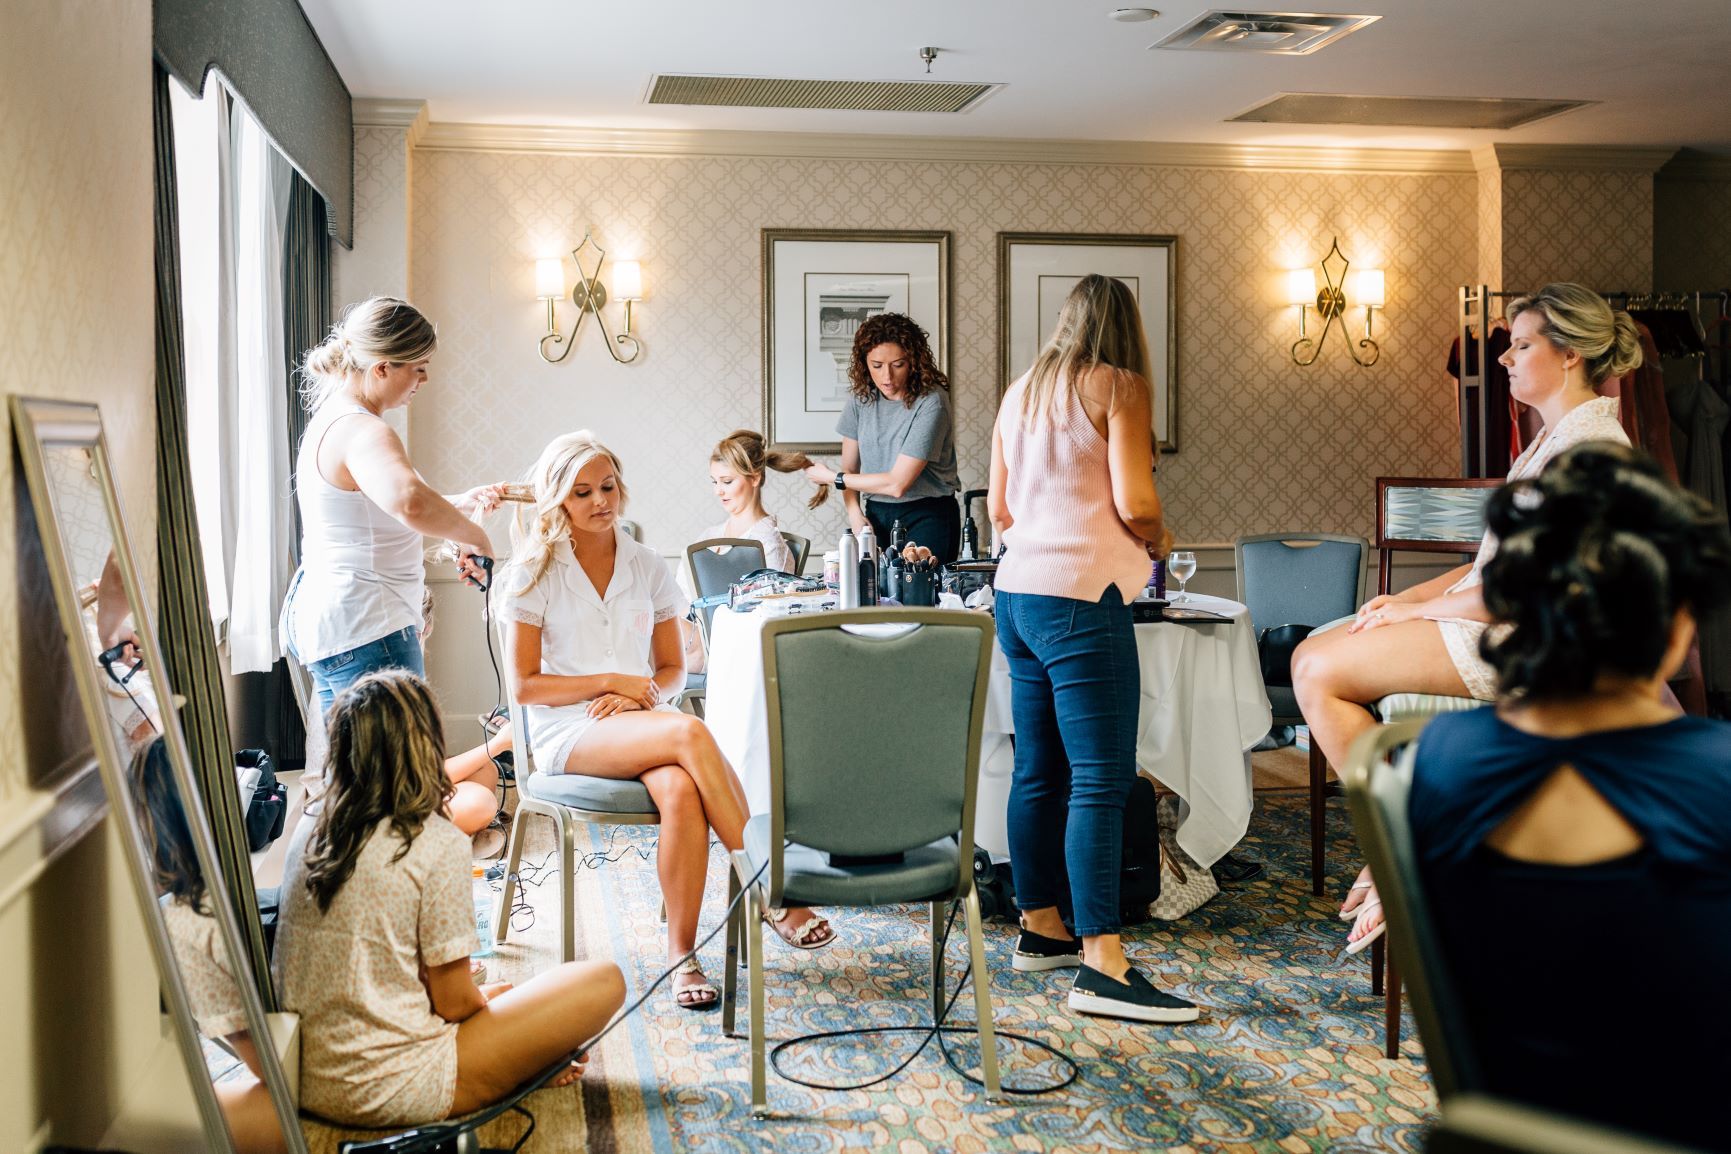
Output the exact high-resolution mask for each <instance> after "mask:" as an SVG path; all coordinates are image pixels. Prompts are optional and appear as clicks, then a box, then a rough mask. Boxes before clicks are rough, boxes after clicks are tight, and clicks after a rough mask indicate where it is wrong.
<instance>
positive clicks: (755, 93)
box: [645, 75, 1001, 112]
mask: <svg viewBox="0 0 1731 1154" xmlns="http://www.w3.org/2000/svg"><path fill="white" fill-rule="evenodd" d="M999 87H1001V85H997V84H950V83H943V82H938V81H921V80H883V81H877V80H777V79H773V78H768V77H760V76H668V75H658V76H656V77H655V78H654V79H653V80H652V81H651V82H650V85H649V95H648V96H647V97H646V98H645V101H646V103H649V104H706V105H718V106H721V107H724V108H824V109H833V110H856V111H861V112H966V111H967V110H968V109H970V108H972V107H973V106H974V105H975V104H978V103H979V102H980V101H981V100H983V99H984V98H985V97H986V96H987V95H988V94H989V93H991V92H994V91H996V90H997V89H998V88H999Z"/></svg>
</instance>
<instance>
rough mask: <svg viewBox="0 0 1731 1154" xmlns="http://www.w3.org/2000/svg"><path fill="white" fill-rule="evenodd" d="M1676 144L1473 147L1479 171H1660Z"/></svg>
mask: <svg viewBox="0 0 1731 1154" xmlns="http://www.w3.org/2000/svg"><path fill="white" fill-rule="evenodd" d="M1676 152H1677V150H1676V149H1675V148H1670V147H1664V148H1634V147H1615V146H1609V145H1598V144H1481V145H1480V146H1479V147H1477V148H1475V149H1473V153H1472V157H1473V167H1474V168H1476V169H1478V170H1479V171H1480V172H1485V171H1492V170H1496V171H1502V172H1532V171H1550V172H1556V171H1571V172H1581V171H1592V172H1646V173H1654V172H1658V171H1659V169H1660V168H1662V167H1663V166H1664V164H1665V162H1666V161H1668V160H1670V159H1671V157H1672V156H1673V155H1675V154H1676Z"/></svg>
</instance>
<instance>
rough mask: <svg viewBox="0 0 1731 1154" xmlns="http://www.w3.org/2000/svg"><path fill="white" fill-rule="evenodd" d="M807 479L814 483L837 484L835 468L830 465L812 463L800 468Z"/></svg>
mask: <svg viewBox="0 0 1731 1154" xmlns="http://www.w3.org/2000/svg"><path fill="white" fill-rule="evenodd" d="M800 472H801V473H803V474H804V475H805V479H806V480H808V481H810V482H811V483H812V484H814V485H833V484H835V470H834V469H832V468H830V467H829V466H828V465H818V464H811V465H807V466H806V467H805V468H803V469H801V470H800Z"/></svg>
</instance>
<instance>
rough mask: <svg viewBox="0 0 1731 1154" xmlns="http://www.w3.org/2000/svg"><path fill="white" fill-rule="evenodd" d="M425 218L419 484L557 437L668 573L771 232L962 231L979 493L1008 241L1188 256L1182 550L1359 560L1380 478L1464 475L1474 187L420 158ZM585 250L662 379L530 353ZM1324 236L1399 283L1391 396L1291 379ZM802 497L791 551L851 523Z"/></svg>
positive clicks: (744, 355)
mask: <svg viewBox="0 0 1731 1154" xmlns="http://www.w3.org/2000/svg"><path fill="white" fill-rule="evenodd" d="M413 205H414V209H413V220H412V226H411V228H412V236H413V243H412V250H411V251H412V254H413V255H412V268H413V275H412V288H413V292H414V296H415V299H416V302H417V303H418V304H419V305H421V307H423V308H424V309H426V310H427V311H428V312H429V313H430V314H431V315H432V316H433V317H434V318H435V319H436V320H437V321H438V323H439V326H440V335H441V345H440V353H439V358H438V360H437V361H436V362H435V381H434V385H433V387H432V389H430V390H429V391H427V392H426V393H424V394H423V396H422V397H421V398H420V399H419V400H418V401H417V402H416V406H415V408H414V410H413V411H412V413H411V417H410V427H411V429H412V431H413V435H414V441H415V457H416V460H417V463H418V464H419V465H420V466H421V467H422V469H423V470H424V471H425V472H426V473H427V474H428V476H429V478H431V479H433V480H434V481H435V483H436V484H439V485H441V486H445V487H454V486H457V485H460V484H471V483H474V482H476V481H479V480H483V479H493V478H496V477H503V476H508V475H516V474H518V473H520V472H521V471H522V470H523V469H524V468H525V467H526V466H527V465H528V464H529V463H530V462H531V461H532V460H533V458H534V457H535V455H536V453H537V452H538V451H539V450H540V448H541V447H542V446H543V445H544V444H545V443H546V441H547V439H548V438H549V437H550V436H551V435H553V434H554V433H557V432H561V431H565V430H569V429H574V428H579V427H585V426H586V427H589V428H593V429H595V430H596V431H597V432H598V433H600V434H601V436H602V437H603V438H605V439H606V440H607V441H608V442H609V443H610V444H612V445H613V447H614V448H615V449H617V450H618V451H619V452H620V454H621V455H622V457H623V458H624V462H625V466H626V472H627V475H628V476H629V478H630V480H631V482H632V484H633V487H634V497H633V507H632V510H631V516H633V517H634V518H635V519H637V520H639V521H640V522H642V523H643V525H644V527H645V530H646V534H647V539H648V540H649V541H650V542H651V543H653V544H655V545H656V546H658V547H660V548H663V549H664V550H673V549H677V548H678V547H679V546H680V545H682V544H683V543H684V542H685V541H688V540H692V539H695V538H696V536H697V535H698V534H699V532H700V531H701V530H702V529H703V528H704V527H705V526H706V525H708V524H710V523H711V522H713V521H714V520H716V519H717V518H716V512H715V505H714V500H713V498H712V497H711V495H710V493H709V487H708V483H707V461H708V453H709V450H710V448H711V447H712V446H713V444H714V442H715V441H716V440H717V439H718V438H719V437H721V436H722V435H723V434H725V433H726V432H727V431H728V430H730V429H732V428H734V427H736V426H740V425H745V426H751V427H761V425H762V419H763V417H762V400H761V379H762V378H761V340H760V335H759V334H760V324H761V309H762V288H761V267H760V235H759V230H760V229H762V228H764V227H767V226H777V227H827V228H848V227H857V228H916V229H918V228H925V229H949V230H951V231H953V233H954V236H955V242H954V250H953V261H952V287H953V292H954V299H955V320H954V333H953V341H952V347H953V350H954V352H953V357H952V363H951V367H952V375H953V378H954V386H955V408H956V415H957V439H958V448H959V452H960V457H961V474H962V481H963V484H964V485H965V486H969V487H973V486H979V485H982V484H983V483H984V480H985V474H986V462H987V454H988V435H989V430H990V423H991V420H992V417H993V414H994V412H995V407H996V390H997V385H998V381H997V347H998V346H997V340H998V334H997V320H996V302H997V268H996V261H997V250H996V234H997V233H998V232H999V231H1000V230H1052V231H1066V232H1145V233H1175V234H1177V235H1178V237H1179V246H1180V247H1179V284H1178V300H1179V320H1178V341H1179V364H1178V381H1179V402H1178V408H1179V443H1180V445H1181V452H1179V453H1178V454H1177V455H1176V456H1174V457H1171V458H1168V459H1167V460H1165V461H1164V462H1163V466H1162V470H1161V477H1160V480H1161V488H1162V492H1163V494H1164V496H1165V497H1166V500H1167V502H1168V507H1169V510H1170V513H1171V516H1172V519H1173V521H1174V523H1175V525H1176V526H1177V529H1178V532H1179V534H1180V536H1181V537H1183V538H1184V539H1186V540H1188V541H1194V542H1203V541H1221V540H1227V539H1230V538H1231V536H1232V535H1234V534H1235V533H1239V532H1251V531H1258V530H1265V529H1276V528H1289V527H1295V526H1306V527H1310V528H1315V529H1322V530H1354V531H1360V532H1365V531H1368V530H1369V529H1370V527H1371V501H1370V482H1371V478H1373V477H1375V476H1376V475H1377V474H1378V473H1386V472H1391V471H1409V472H1410V471H1420V472H1431V471H1447V470H1448V469H1449V468H1450V464H1451V462H1452V460H1453V458H1454V441H1455V436H1454V411H1453V400H1452V391H1451V382H1450V381H1449V378H1448V377H1447V376H1446V374H1445V373H1444V371H1443V360H1444V357H1445V354H1446V351H1447V346H1448V342H1449V340H1450V337H1451V336H1452V331H1453V330H1452V302H1453V299H1454V288H1455V286H1456V285H1458V284H1460V283H1463V282H1464V281H1466V280H1469V279H1471V278H1472V276H1473V273H1474V269H1475V266H1476V253H1477V249H1476V217H1475V213H1476V208H1475V184H1474V179H1473V177H1472V176H1471V175H1465V174H1462V175H1441V176H1438V175H1432V176H1393V175H1343V174H1325V173H1287V172H1252V171H1225V170H1204V169H1180V168H1149V167H1142V168H1137V167H1107V166H1099V167H1081V166H1058V165H1021V166H1012V165H1003V164H959V163H958V164H943V163H900V164H896V163H874V164H861V163H854V162H843V161H826V160H810V159H785V160H775V159H757V158H701V157H690V158H639V157H617V156H614V157H604V158H595V157H578V156H559V155H511V154H498V153H485V152H456V151H434V150H427V149H422V150H417V151H416V153H415V157H414V188H413ZM590 224H593V226H594V228H595V231H596V234H597V237H598V239H599V240H600V242H601V243H602V244H603V245H605V246H607V247H608V248H609V250H610V251H611V252H612V253H613V254H615V255H617V256H623V257H635V258H637V259H640V260H642V262H643V266H644V277H645V281H646V283H647V286H648V293H649V295H648V299H647V300H646V301H645V302H644V304H643V305H642V306H641V307H640V309H639V317H640V333H641V335H642V337H643V340H644V343H645V346H646V351H645V353H644V355H643V358H642V360H641V361H640V362H639V363H637V364H634V365H630V366H619V365H616V364H614V363H613V362H612V361H610V360H609V359H608V357H607V355H606V352H605V350H604V349H603V348H602V347H601V345H600V343H599V342H598V340H597V339H596V337H597V335H598V334H597V333H596V331H595V329H594V327H593V326H594V322H593V320H591V321H590V322H589V325H588V329H587V331H586V333H585V337H584V340H583V341H582V342H581V344H580V345H579V347H578V348H577V350H576V351H575V352H574V353H573V354H572V356H571V359H570V361H568V362H567V363H566V364H563V365H558V366H549V365H546V364H543V363H542V362H541V361H540V359H539V357H538V356H537V354H536V351H535V344H536V340H537V338H538V337H539V336H540V335H541V333H542V331H543V326H544V314H543V312H542V310H541V308H540V307H539V306H538V303H537V302H536V301H535V300H534V287H533V262H534V260H535V258H536V257H538V256H545V255H550V254H553V253H557V252H561V251H563V250H565V249H568V248H569V247H571V246H572V245H574V244H575V243H576V242H577V241H578V240H579V239H581V237H582V235H583V230H584V227H585V226H586V225H590ZM365 227H366V221H365V220H364V219H362V220H361V221H360V222H359V223H358V225H357V230H359V229H364V228H365ZM1334 236H1339V238H1340V243H1341V248H1342V249H1343V250H1344V251H1345V252H1346V253H1347V254H1349V256H1351V257H1352V258H1353V259H1354V260H1355V261H1357V262H1359V263H1361V264H1380V265H1381V266H1382V267H1384V268H1386V269H1387V270H1388V285H1389V289H1388V292H1389V307H1388V310H1387V313H1386V317H1383V318H1379V329H1380V331H1381V335H1382V336H1383V338H1384V352H1383V359H1382V361H1381V363H1380V364H1378V365H1377V366H1376V367H1375V368H1373V369H1368V370H1366V369H1361V368H1359V367H1357V366H1356V365H1354V364H1352V363H1351V362H1350V361H1349V360H1348V358H1347V357H1346V350H1345V347H1344V345H1343V344H1341V343H1339V341H1338V336H1339V334H1338V333H1335V334H1331V335H1330V343H1329V346H1328V348H1327V349H1326V350H1325V351H1324V354H1323V356H1322V358H1321V359H1320V360H1319V362H1318V363H1317V364H1316V365H1315V366H1314V367H1312V368H1309V369H1299V368H1296V367H1295V366H1294V365H1293V364H1292V362H1291V360H1290V358H1289V356H1288V352H1287V350H1288V347H1289V346H1290V344H1291V343H1292V341H1293V340H1294V339H1295V338H1296V337H1297V332H1296V327H1297V326H1296V317H1295V316H1294V313H1293V310H1291V309H1289V308H1285V307H1282V306H1281V304H1280V297H1279V291H1280V272H1281V270H1282V269H1284V268H1286V267H1288V266H1289V265H1291V264H1295V263H1303V262H1304V261H1307V260H1316V259H1318V258H1320V257H1321V256H1322V254H1323V253H1324V252H1326V250H1327V248H1328V244H1329V240H1330V238H1331V237H1334ZM1313 319H1314V318H1313ZM563 320H564V323H566V324H567V325H568V324H569V322H570V320H571V317H570V312H569V309H568V308H567V309H566V311H565V313H564V315H563ZM806 491H807V490H805V489H804V488H802V487H801V486H799V485H796V484H795V483H793V482H792V481H790V480H787V479H785V478H780V479H776V480H774V481H772V482H771V485H770V491H769V494H768V504H769V505H770V507H771V509H772V511H774V512H776V513H777V514H778V515H779V516H780V517H781V519H782V523H783V525H784V527H786V528H789V529H793V530H795V531H797V532H800V533H804V534H806V535H807V536H811V537H813V538H814V539H818V540H827V539H828V538H829V537H830V536H832V535H833V534H834V533H835V532H838V531H839V529H840V525H841V521H840V514H839V512H838V511H837V510H838V508H839V506H836V505H833V504H832V505H830V506H826V507H824V508H823V509H822V510H820V511H819V512H817V513H816V514H808V513H807V512H806V511H805V510H804V508H803V497H804V495H805V492H806Z"/></svg>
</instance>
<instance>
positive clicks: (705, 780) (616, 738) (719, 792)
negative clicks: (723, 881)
mask: <svg viewBox="0 0 1731 1154" xmlns="http://www.w3.org/2000/svg"><path fill="white" fill-rule="evenodd" d="M670 762H671V763H672V764H673V765H676V766H677V767H678V768H680V769H682V770H684V771H685V773H686V774H687V775H688V776H689V777H690V778H691V782H692V784H693V785H695V786H696V787H697V793H698V796H699V798H700V799H701V800H702V803H703V815H704V820H705V821H706V822H707V823H708V824H709V827H710V828H711V829H713V830H714V831H715V836H716V837H717V838H718V839H720V841H721V844H722V845H723V846H725V847H726V848H727V850H728V851H729V852H732V851H734V850H737V849H739V848H740V847H742V846H743V845H744V844H745V840H744V838H745V819H746V818H747V816H749V813H750V810H749V808H748V807H747V805H746V801H745V787H744V786H743V785H741V784H740V783H739V775H738V774H736V773H734V772H733V767H732V766H731V765H728V764H727V758H726V757H724V756H723V755H722V753H721V750H720V748H719V747H718V746H717V745H716V744H715V738H714V737H712V736H711V735H710V732H709V727H708V726H707V725H705V724H703V722H702V721H700V720H699V719H697V718H695V717H692V716H691V715H689V714H685V713H663V712H658V711H645V710H633V711H631V712H629V713H616V714H614V715H613V716H612V717H608V718H604V719H603V720H601V721H598V722H596V723H595V725H594V726H593V727H592V728H591V729H590V730H589V732H588V733H586V734H584V735H583V738H582V740H581V741H579V742H578V743H577V746H576V748H575V749H573V750H572V751H571V756H570V758H569V760H567V761H566V763H565V772H566V773H586V774H589V775H590V776H592V777H612V778H642V776H643V775H644V774H645V773H646V772H648V771H649V770H651V769H656V768H660V767H664V766H667V765H668V764H669V763H670ZM645 784H648V783H647V782H645ZM705 853H707V847H705ZM669 903H670V904H669V906H668V911H667V921H668V926H669V931H670V932H671V927H672V924H673V909H672V905H671V898H670V899H669ZM813 916H814V915H813V914H812V913H811V911H809V910H790V911H789V912H788V915H787V918H786V920H784V921H783V922H782V923H781V927H785V930H786V933H797V932H798V930H799V928H800V927H801V926H803V925H804V924H805V923H806V922H807V921H809V920H810V919H811V918H812V917H813ZM777 932H783V931H782V930H781V929H780V928H778V930H777ZM784 936H785V933H784Z"/></svg>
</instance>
